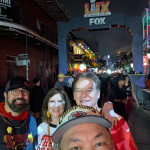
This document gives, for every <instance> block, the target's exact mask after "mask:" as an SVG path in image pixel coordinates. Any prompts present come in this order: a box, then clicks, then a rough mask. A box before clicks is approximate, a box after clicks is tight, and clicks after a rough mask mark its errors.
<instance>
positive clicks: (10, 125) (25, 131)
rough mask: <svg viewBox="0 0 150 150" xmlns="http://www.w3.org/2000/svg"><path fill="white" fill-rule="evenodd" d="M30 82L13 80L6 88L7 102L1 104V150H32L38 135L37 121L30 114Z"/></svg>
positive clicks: (20, 78)
mask: <svg viewBox="0 0 150 150" xmlns="http://www.w3.org/2000/svg"><path fill="white" fill-rule="evenodd" d="M29 91H30V89H29V82H28V81H27V80H26V79H24V78H23V77H14V78H11V79H10V80H9V81H8V83H7V85H6V88H5V92H4V97H5V102H2V103H0V129H1V131H0V149H1V150H2V149H7V150H14V149H17V150H22V149H26V150H32V147H33V145H32V144H31V143H32V142H33V136H34V135H36V134H37V129H36V128H37V126H36V121H35V119H34V118H33V117H32V116H31V115H29V114H28V112H27V110H26V109H27V107H28V103H29Z"/></svg>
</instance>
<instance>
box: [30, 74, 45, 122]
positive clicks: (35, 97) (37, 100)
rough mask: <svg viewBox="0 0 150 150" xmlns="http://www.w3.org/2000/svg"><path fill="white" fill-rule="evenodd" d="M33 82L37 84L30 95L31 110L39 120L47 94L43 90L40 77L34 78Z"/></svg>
mask: <svg viewBox="0 0 150 150" xmlns="http://www.w3.org/2000/svg"><path fill="white" fill-rule="evenodd" d="M33 82H34V83H35V87H34V88H33V89H32V90H31V94H30V108H31V112H32V115H33V117H34V118H35V119H36V120H37V119H38V118H39V117H41V111H42V105H43V100H44V97H45V92H44V91H43V88H42V87H41V86H40V84H41V79H40V78H38V77H36V78H34V79H33Z"/></svg>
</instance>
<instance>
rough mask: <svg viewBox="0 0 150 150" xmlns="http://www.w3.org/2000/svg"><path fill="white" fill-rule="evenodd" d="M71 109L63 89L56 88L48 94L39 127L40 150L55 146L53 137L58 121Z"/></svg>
mask: <svg viewBox="0 0 150 150" xmlns="http://www.w3.org/2000/svg"><path fill="white" fill-rule="evenodd" d="M70 107H71V106H70V101H69V98H68V96H67V94H66V92H65V91H64V90H63V89H62V88H59V87H55V88H53V89H51V90H50V91H49V92H48V93H47V95H46V97H45V99H44V102H43V107H42V123H41V124H40V125H39V126H38V145H37V146H38V147H37V149H38V150H43V149H50V148H52V147H53V146H54V143H53V141H52V135H53V133H54V131H55V130H56V125H57V123H58V120H59V118H60V116H61V115H62V114H63V112H64V111H66V110H68V109H69V108H70Z"/></svg>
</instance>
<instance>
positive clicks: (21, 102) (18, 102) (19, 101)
mask: <svg viewBox="0 0 150 150" xmlns="http://www.w3.org/2000/svg"><path fill="white" fill-rule="evenodd" d="M15 103H16V104H23V103H24V101H23V100H16V101H15Z"/></svg>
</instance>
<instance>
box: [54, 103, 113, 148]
mask: <svg viewBox="0 0 150 150" xmlns="http://www.w3.org/2000/svg"><path fill="white" fill-rule="evenodd" d="M110 127H111V123H110V122H109V121H108V120H106V119H105V118H103V117H101V116H100V114H99V113H98V112H97V111H96V110H95V109H94V108H92V107H89V106H81V105H80V106H74V107H73V108H71V109H69V110H67V111H66V112H65V113H64V114H63V115H62V117H61V118H60V120H59V122H58V124H57V130H56V131H55V133H54V134H53V137H52V138H53V141H54V143H58V147H57V149H59V150H75V149H77V150H81V149H82V150H93V149H97V150H114V147H113V140H112V137H111V134H110V131H109V128H110Z"/></svg>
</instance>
